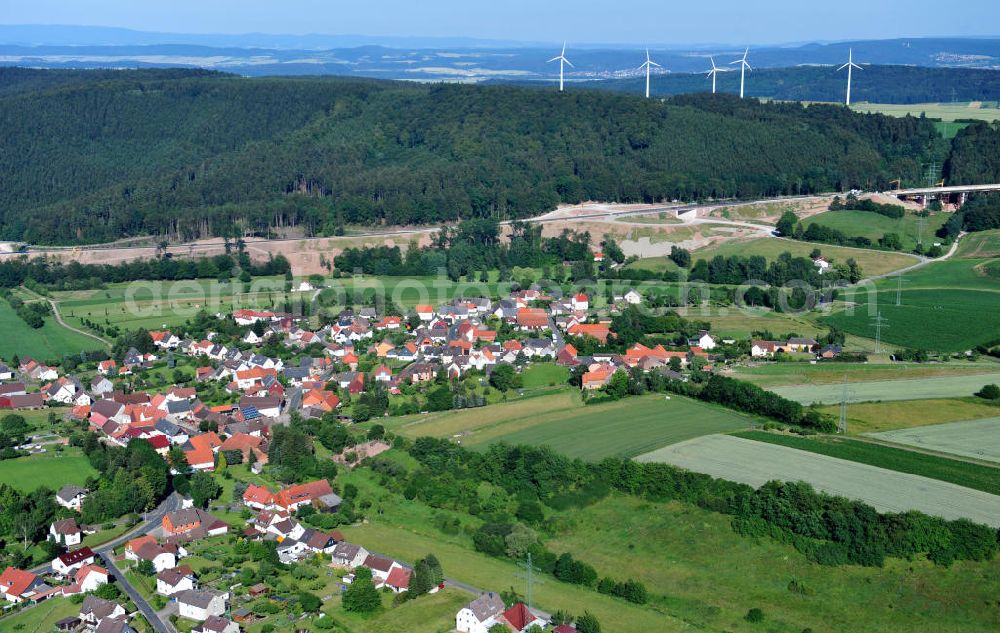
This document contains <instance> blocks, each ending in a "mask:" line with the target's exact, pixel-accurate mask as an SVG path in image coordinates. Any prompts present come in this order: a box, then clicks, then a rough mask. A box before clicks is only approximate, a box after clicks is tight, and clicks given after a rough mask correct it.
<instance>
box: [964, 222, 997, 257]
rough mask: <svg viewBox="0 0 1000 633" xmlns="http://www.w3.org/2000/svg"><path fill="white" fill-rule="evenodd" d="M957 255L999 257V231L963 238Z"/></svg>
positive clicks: (980, 232)
mask: <svg viewBox="0 0 1000 633" xmlns="http://www.w3.org/2000/svg"><path fill="white" fill-rule="evenodd" d="M957 254H958V256H959V257H974V258H982V257H1000V229H995V230H993V231H979V232H976V233H969V234H968V235H965V236H963V237H962V239H961V241H960V242H959V244H958V253H957Z"/></svg>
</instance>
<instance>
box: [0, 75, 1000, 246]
mask: <svg viewBox="0 0 1000 633" xmlns="http://www.w3.org/2000/svg"><path fill="white" fill-rule="evenodd" d="M90 72H91V71H38V70H31V71H28V70H21V69H0V80H3V81H0V84H3V85H5V86H7V88H6V89H5V90H4V91H0V135H2V137H3V138H4V146H3V151H2V152H0V173H3V174H4V178H3V181H2V185H0V238H2V239H6V240H20V241H26V242H31V243H39V244H69V243H88V242H91V243H92V242H103V241H110V240H115V239H118V238H121V237H128V236H136V235H147V234H149V235H158V236H162V237H164V238H174V239H176V238H180V239H193V238H198V237H207V236H219V235H237V234H239V235H250V234H255V235H266V234H268V233H269V232H271V231H273V230H275V229H280V228H283V227H289V226H296V227H300V228H301V229H303V230H304V233H305V234H306V235H322V234H327V235H329V234H334V233H336V232H337V231H338V230H339V229H340V228H341V227H343V226H344V225H345V224H361V225H371V226H374V225H396V224H437V223H443V222H449V221H454V220H458V219H467V218H475V217H492V218H522V217H528V216H532V215H536V214H538V213H540V212H544V211H547V210H549V209H552V208H553V207H555V206H556V205H557V204H559V203H560V202H568V203H573V202H579V201H582V200H606V201H623V202H651V201H658V200H665V199H666V200H669V199H680V200H699V199H706V198H711V197H739V198H751V197H760V196H772V195H782V194H808V193H813V192H819V191H831V190H846V189H851V188H864V189H874V188H887V187H888V183H889V181H890V180H893V179H895V178H898V177H902V178H903V181H904V182H907V181H910V182H914V183H916V182H919V181H920V180H921V173H922V165H923V164H924V163H926V162H930V161H932V160H935V161H938V162H941V163H944V162H945V161H947V163H946V164H947V165H948V166H949V169H950V172H949V173H950V174H953V175H954V178H955V179H963V180H967V179H970V178H971V179H975V180H977V181H983V180H991V179H993V178H996V177H997V174H995V173H988V172H992V171H995V170H991V169H982V168H980V169H975V170H972V169H969V168H967V167H963V166H965V165H970V164H973V161H972V160H971V159H970V157H969V155H970V153H978V152H981V151H982V147H983V146H984V145H985V146H987V147H989V146H995V143H996V142H997V141H996V138H997V136H998V135H1000V132H998V131H997V129H996V128H995V127H991V126H985V125H984V126H977V127H976V128H975V133H974V134H972V133H969V134H960V135H959V136H958V137H957V138H956V140H955V142H954V147H953V146H952V143H951V142H949V141H946V140H944V139H942V138H941V137H940V136H939V135H938V134H937V132H936V131H935V128H934V126H933V124H932V122H930V121H928V120H924V119H920V118H912V117H911V118H901V119H899V118H889V117H885V116H880V115H861V114H856V113H852V112H850V111H848V110H846V109H844V108H842V107H839V106H832V105H811V106H808V107H806V106H803V105H800V104H791V103H760V102H757V101H756V100H746V101H740V100H739V99H737V98H735V97H732V96H728V95H715V96H713V95H688V96H677V97H672V98H669V99H667V100H665V101H660V100H655V99H654V100H645V99H641V98H638V97H635V96H629V95H621V94H614V93H607V92H599V91H592V92H590V91H574V92H572V93H565V94H559V93H557V92H555V91H553V90H551V89H549V88H526V87H517V86H468V85H449V84H443V85H442V84H437V85H432V84H412V83H402V82H388V81H376V80H363V79H343V78H258V79H250V78H241V77H235V76H231V75H223V74H219V73H206V72H204V71H184V70H174V71H163V70H149V71H143V70H139V71H114V72H110V71H94V72H93V73H92V74H88V73H90Z"/></svg>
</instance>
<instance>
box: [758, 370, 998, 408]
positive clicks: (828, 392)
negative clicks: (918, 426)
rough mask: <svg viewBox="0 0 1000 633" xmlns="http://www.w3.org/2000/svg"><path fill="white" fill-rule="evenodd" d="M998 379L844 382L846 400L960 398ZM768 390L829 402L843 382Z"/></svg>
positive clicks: (836, 399)
mask: <svg viewBox="0 0 1000 633" xmlns="http://www.w3.org/2000/svg"><path fill="white" fill-rule="evenodd" d="M998 382H1000V373H993V374H977V375H970V376H940V377H935V378H916V379H912V380H891V381H889V380H884V381H874V380H872V381H867V382H854V381H849V384H848V385H847V387H848V395H847V401H848V402H870V401H877V400H931V399H938V398H961V397H968V396H971V395H972V394H973V393H975V392H977V391H979V390H980V389H982V388H983V385H987V384H991V383H998ZM771 391H774V392H775V393H777V394H780V395H782V396H784V397H786V398H791V399H792V400H795V401H797V402H801V403H803V404H810V403H814V402H816V403H822V404H832V403H837V402H840V401H841V399H842V396H843V386H842V385H840V384H836V383H831V384H826V385H793V386H788V387H773V388H771Z"/></svg>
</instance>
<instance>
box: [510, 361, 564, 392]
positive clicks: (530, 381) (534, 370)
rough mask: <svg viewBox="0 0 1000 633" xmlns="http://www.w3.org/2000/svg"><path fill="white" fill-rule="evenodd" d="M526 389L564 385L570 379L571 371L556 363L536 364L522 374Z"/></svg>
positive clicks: (523, 384)
mask: <svg viewBox="0 0 1000 633" xmlns="http://www.w3.org/2000/svg"><path fill="white" fill-rule="evenodd" d="M521 378H522V386H523V387H524V388H525V389H534V388H536V387H548V386H555V385H564V384H566V381H567V380H568V379H569V370H568V369H566V368H565V367H563V366H561V365H556V364H555V363H534V364H533V365H531V366H529V367H526V368H525V370H524V373H523V374H521Z"/></svg>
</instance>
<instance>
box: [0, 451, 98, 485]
mask: <svg viewBox="0 0 1000 633" xmlns="http://www.w3.org/2000/svg"><path fill="white" fill-rule="evenodd" d="M96 474H97V471H96V470H94V468H93V467H92V466H91V465H90V462H89V461H88V460H87V458H86V457H85V456H84V455H83V454H82V453H81V452H80V449H77V448H70V449H67V450H65V451H64V452H63V453H62V454H59V453H55V452H52V451H50V452H47V453H43V454H41V455H31V456H29V457H18V458H17V459H5V460H3V461H0V481H3V482H4V483H6V484H9V485H11V486H13V487H15V488H17V489H18V490H21V491H24V492H30V491H32V490H34V489H35V488H39V487H41V486H46V487H48V488H50V489H51V490H59V489H60V488H62V487H63V486H64V485H66V484H76V485H79V486H82V485H83V484H84V483H85V482H86V481H87V477H90V476H93V475H96Z"/></svg>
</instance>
